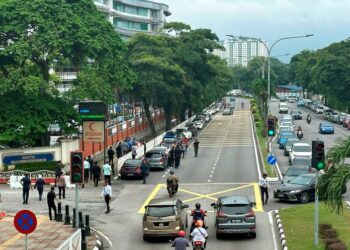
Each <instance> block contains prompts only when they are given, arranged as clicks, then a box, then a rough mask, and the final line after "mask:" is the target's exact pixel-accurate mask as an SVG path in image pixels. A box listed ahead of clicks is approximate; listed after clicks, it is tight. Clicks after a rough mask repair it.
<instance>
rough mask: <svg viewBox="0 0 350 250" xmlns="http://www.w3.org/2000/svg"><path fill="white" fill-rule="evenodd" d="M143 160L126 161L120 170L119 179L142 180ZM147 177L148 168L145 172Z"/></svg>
mask: <svg viewBox="0 0 350 250" xmlns="http://www.w3.org/2000/svg"><path fill="white" fill-rule="evenodd" d="M142 161H143V159H127V160H126V161H125V162H124V164H123V166H122V167H121V169H120V178H121V179H122V180H124V179H126V178H128V177H136V178H142V174H141V164H142ZM147 175H149V168H148V171H147Z"/></svg>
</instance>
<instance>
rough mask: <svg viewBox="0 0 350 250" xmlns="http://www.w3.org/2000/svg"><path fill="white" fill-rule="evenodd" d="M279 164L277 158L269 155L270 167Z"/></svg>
mask: <svg viewBox="0 0 350 250" xmlns="http://www.w3.org/2000/svg"><path fill="white" fill-rule="evenodd" d="M276 162H277V158H276V157H275V156H274V155H269V156H268V157H267V163H268V164H270V165H275V164H276Z"/></svg>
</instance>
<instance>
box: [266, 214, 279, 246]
mask: <svg viewBox="0 0 350 250" xmlns="http://www.w3.org/2000/svg"><path fill="white" fill-rule="evenodd" d="M268 216H269V222H270V226H271V232H272V240H273V246H274V249H275V250H277V249H278V247H277V240H276V233H275V225H274V223H273V220H272V211H270V212H269V213H268Z"/></svg>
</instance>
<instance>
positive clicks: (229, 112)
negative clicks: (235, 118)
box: [222, 108, 233, 115]
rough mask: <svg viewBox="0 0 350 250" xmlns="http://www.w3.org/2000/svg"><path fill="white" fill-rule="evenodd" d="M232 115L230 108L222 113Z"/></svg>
mask: <svg viewBox="0 0 350 250" xmlns="http://www.w3.org/2000/svg"><path fill="white" fill-rule="evenodd" d="M232 113H233V112H232V110H231V109H230V108H225V109H224V111H222V115H232Z"/></svg>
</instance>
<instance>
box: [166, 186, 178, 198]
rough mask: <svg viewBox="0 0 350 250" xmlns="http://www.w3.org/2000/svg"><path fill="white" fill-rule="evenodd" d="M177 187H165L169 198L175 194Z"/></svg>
mask: <svg viewBox="0 0 350 250" xmlns="http://www.w3.org/2000/svg"><path fill="white" fill-rule="evenodd" d="M178 187H179V186H178V185H172V186H169V187H167V189H168V194H169V198H171V197H173V196H174V195H175V194H176V193H177V189H178Z"/></svg>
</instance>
